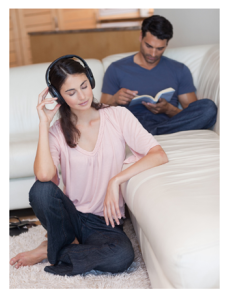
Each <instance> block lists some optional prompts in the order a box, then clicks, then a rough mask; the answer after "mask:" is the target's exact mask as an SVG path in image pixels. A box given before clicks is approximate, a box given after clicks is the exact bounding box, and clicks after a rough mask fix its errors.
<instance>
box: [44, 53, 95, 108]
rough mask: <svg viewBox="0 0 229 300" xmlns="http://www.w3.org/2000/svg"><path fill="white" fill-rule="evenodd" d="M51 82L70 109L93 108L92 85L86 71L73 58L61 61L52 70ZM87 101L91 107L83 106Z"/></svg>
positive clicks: (50, 73) (50, 74)
mask: <svg viewBox="0 0 229 300" xmlns="http://www.w3.org/2000/svg"><path fill="white" fill-rule="evenodd" d="M49 80H50V82H51V84H52V86H53V87H54V88H55V89H56V90H57V91H58V93H59V94H60V95H61V97H62V99H63V100H64V101H62V102H63V103H64V104H65V103H66V104H67V105H68V106H69V107H70V108H72V109H80V110H81V109H82V108H85V107H90V106H91V103H92V100H93V93H92V88H91V84H90V81H89V79H88V77H87V72H86V69H85V68H84V67H83V66H82V65H81V64H80V63H79V62H78V61H76V60H74V59H72V58H63V59H60V60H59V61H57V62H56V63H55V64H54V65H53V67H52V68H51V70H50V72H49ZM85 101H87V104H89V105H86V106H85V105H84V104H83V102H85ZM82 104H83V105H82ZM64 106H65V105H64Z"/></svg>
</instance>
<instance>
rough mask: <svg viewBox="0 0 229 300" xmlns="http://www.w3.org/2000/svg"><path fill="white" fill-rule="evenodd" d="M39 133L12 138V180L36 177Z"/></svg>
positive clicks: (13, 136)
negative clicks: (35, 165) (35, 162)
mask: <svg viewBox="0 0 229 300" xmlns="http://www.w3.org/2000/svg"><path fill="white" fill-rule="evenodd" d="M37 143H38V131H35V132H31V133H27V134H26V133H25V134H18V135H11V136H10V178H11V179H12V178H20V177H30V176H34V172H33V164H34V159H35V156H36V151H37Z"/></svg>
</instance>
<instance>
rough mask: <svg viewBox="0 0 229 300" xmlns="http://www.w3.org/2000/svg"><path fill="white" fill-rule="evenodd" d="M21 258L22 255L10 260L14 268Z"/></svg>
mask: <svg viewBox="0 0 229 300" xmlns="http://www.w3.org/2000/svg"><path fill="white" fill-rule="evenodd" d="M20 258H21V255H20V254H18V255H16V256H15V257H13V258H12V259H11V260H10V264H11V265H12V266H13V265H14V264H16V262H17V261H19V259H20Z"/></svg>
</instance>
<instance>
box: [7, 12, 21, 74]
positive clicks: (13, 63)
mask: <svg viewBox="0 0 229 300" xmlns="http://www.w3.org/2000/svg"><path fill="white" fill-rule="evenodd" d="M9 17H10V20H9V21H10V22H9V23H10V24H9V38H10V55H9V58H10V68H11V67H17V66H21V65H22V64H23V63H22V51H21V45H20V32H19V28H18V21H17V13H16V9H10V16H9Z"/></svg>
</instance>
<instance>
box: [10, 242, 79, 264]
mask: <svg viewBox="0 0 229 300" xmlns="http://www.w3.org/2000/svg"><path fill="white" fill-rule="evenodd" d="M72 244H79V242H78V240H77V238H75V240H74V241H73V242H72ZM47 245H48V242H47V241H44V242H42V243H41V244H40V246H38V247H37V248H36V249H33V250H31V251H27V252H22V253H19V254H18V255H16V256H15V257H13V258H12V259H11V260H10V264H11V265H12V266H13V265H14V264H16V265H15V268H16V269H18V268H19V267H21V266H32V265H35V264H37V263H39V262H41V261H42V260H44V259H46V258H47Z"/></svg>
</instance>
